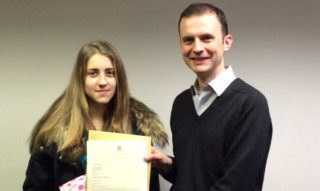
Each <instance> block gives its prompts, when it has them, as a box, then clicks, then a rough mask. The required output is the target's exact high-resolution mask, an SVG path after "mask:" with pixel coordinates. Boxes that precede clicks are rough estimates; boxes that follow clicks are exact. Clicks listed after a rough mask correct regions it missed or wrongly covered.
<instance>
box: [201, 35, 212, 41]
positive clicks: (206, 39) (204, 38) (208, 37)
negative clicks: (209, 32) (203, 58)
mask: <svg viewBox="0 0 320 191" xmlns="http://www.w3.org/2000/svg"><path fill="white" fill-rule="evenodd" d="M212 39H213V37H212V36H204V37H203V38H202V41H205V42H206V41H210V40H212Z"/></svg>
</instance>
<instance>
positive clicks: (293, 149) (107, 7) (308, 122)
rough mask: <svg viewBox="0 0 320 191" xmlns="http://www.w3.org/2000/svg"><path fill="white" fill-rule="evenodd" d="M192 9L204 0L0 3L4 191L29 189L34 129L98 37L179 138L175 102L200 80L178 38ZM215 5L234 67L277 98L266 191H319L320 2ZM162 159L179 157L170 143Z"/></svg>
mask: <svg viewBox="0 0 320 191" xmlns="http://www.w3.org/2000/svg"><path fill="white" fill-rule="evenodd" d="M190 2H196V1H192V0H183V1H182V0H181V1H172V0H91V1H84V0H82V1H81V0H64V1H61V0H60V1H59V0H56V1H49V0H47V1H44V0H30V1H17V0H0V43H1V44H0V53H1V56H0V63H1V75H0V88H1V92H0V93H1V101H0V102H1V105H0V108H1V109H0V112H1V113H0V114H1V120H0V128H1V134H0V141H1V144H0V147H1V159H0V169H1V173H0V182H1V184H0V185H1V189H2V190H10V191H11V190H21V187H22V183H23V181H24V178H25V170H26V167H27V163H28V160H29V153H28V145H27V138H28V136H29V134H30V132H31V129H32V127H33V125H34V124H35V123H36V122H37V120H38V119H39V118H40V117H41V115H42V114H43V113H44V112H45V111H46V110H47V108H48V107H49V106H50V105H51V104H52V102H53V101H54V100H55V98H56V97H57V96H58V95H60V94H61V93H62V91H63V90H64V88H65V87H66V85H67V83H68V81H69V77H70V75H71V70H72V67H73V63H74V61H75V58H76V54H77V52H78V50H79V49H80V47H81V46H82V45H83V44H84V43H86V42H88V41H91V40H97V39H102V40H107V41H109V42H111V43H112V44H113V45H114V46H115V47H116V48H117V49H118V50H119V52H120V54H121V56H122V58H123V60H124V63H125V66H126V70H127V74H128V78H129V86H130V91H131V94H132V96H134V97H136V98H138V99H140V100H142V101H143V102H144V103H146V104H147V105H148V106H149V107H151V108H152V109H153V110H154V111H156V112H157V113H158V114H159V116H160V118H161V120H162V121H163V123H164V125H165V127H166V131H167V132H168V134H169V135H170V138H171V131H170V127H169V118H170V111H171V104H172V102H173V99H174V98H175V96H176V95H177V94H178V93H180V92H181V91H182V90H184V89H186V88H188V87H189V86H190V85H191V84H192V83H193V82H194V80H195V75H194V74H193V73H192V72H191V71H190V70H189V69H188V68H187V67H186V66H185V64H184V63H183V61H182V59H181V53H180V45H179V38H178V33H177V22H178V17H179V14H180V13H181V11H182V10H183V9H184V8H185V7H186V6H187V5H188V4H189V3H190ZM207 2H214V3H215V4H216V5H218V6H219V7H221V8H222V9H223V10H224V11H225V13H226V15H227V18H228V21H229V26H230V31H231V34H232V35H233V37H234V43H233V46H232V49H231V51H229V52H228V53H227V54H226V64H228V65H232V67H233V69H234V71H235V73H236V75H237V76H238V77H240V78H242V79H244V80H245V81H247V82H248V83H250V84H252V85H253V86H255V87H256V88H257V89H259V90H260V91H261V92H263V93H264V94H265V96H266V97H267V99H268V101H269V106H270V112H271V116H272V120H273V125H274V136H273V142H272V146H271V150H270V155H269V160H268V164H267V169H266V175H265V183H264V190H265V191H286V190H290V191H305V190H307V191H317V190H320V181H319V179H320V165H319V161H320V128H319V118H320V116H319V108H320V102H319V98H320V90H319V89H320V88H319V82H320V77H319V74H318V73H319V69H320V66H319V58H318V56H319V50H320V47H319V44H320V38H319V31H320V19H319V18H320V12H319V10H320V1H316V0H303V1H301V0H268V1H259V0H242V1H235V0H217V1H207ZM163 152H165V153H166V154H172V145H171V142H170V145H169V146H168V147H167V148H165V149H163ZM161 184H162V190H168V189H169V186H170V184H169V183H167V182H166V181H164V180H161Z"/></svg>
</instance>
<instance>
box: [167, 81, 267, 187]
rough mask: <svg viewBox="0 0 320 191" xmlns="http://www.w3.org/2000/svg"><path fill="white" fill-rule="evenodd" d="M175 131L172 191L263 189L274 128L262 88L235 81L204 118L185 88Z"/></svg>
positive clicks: (175, 117) (173, 121) (176, 105)
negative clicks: (258, 88)
mask: <svg viewBox="0 0 320 191" xmlns="http://www.w3.org/2000/svg"><path fill="white" fill-rule="evenodd" d="M171 130H172V137H173V152H174V155H175V158H174V159H173V161H174V163H173V166H172V168H171V171H170V172H168V173H167V174H166V175H164V177H165V178H166V179H167V180H169V181H171V182H172V183H173V185H172V188H171V190H177V191H195V190H197V191H202V190H210V191H217V190H219V191H222V190H225V191H258V190H261V189H262V184H263V179H264V172H265V166H266V162H267V156H268V152H269V148H270V143H271V137H272V124H271V119H270V115H269V109H268V104H267V101H266V99H265V97H264V96H263V95H262V94H261V93H260V92H259V91H258V90H256V89H254V88H253V87H251V86H250V85H248V84H246V83H245V82H244V81H242V80H241V79H236V80H234V81H233V82H232V83H231V84H230V86H229V87H228V88H227V89H226V90H225V91H224V93H223V94H222V95H221V96H219V97H217V98H216V100H215V101H214V102H213V103H212V104H211V105H210V106H209V108H208V109H207V110H206V111H205V112H204V113H202V114H201V115H200V116H198V115H197V113H196V110H195V108H194V104H193V100H192V95H191V92H190V90H189V89H188V90H185V91H184V92H182V93H181V94H180V95H178V96H177V98H176V99H175V101H174V103H173V107H172V113H171Z"/></svg>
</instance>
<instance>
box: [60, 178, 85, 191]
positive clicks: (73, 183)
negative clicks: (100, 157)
mask: <svg viewBox="0 0 320 191" xmlns="http://www.w3.org/2000/svg"><path fill="white" fill-rule="evenodd" d="M85 185H86V175H85V174H84V175H82V176H79V177H77V178H75V179H72V180H70V181H69V182H67V183H65V184H63V185H61V186H59V189H60V191H84V190H85Z"/></svg>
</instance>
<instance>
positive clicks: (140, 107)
mask: <svg viewBox="0 0 320 191" xmlns="http://www.w3.org/2000/svg"><path fill="white" fill-rule="evenodd" d="M130 114H131V121H132V122H133V123H136V125H137V127H138V131H139V132H141V133H142V135H145V136H151V139H152V140H153V141H154V142H155V143H157V144H158V145H159V146H161V147H164V146H165V145H166V144H168V135H167V133H166V132H165V130H164V127H163V124H162V122H161V121H160V119H159V118H158V116H157V114H156V113H155V112H154V111H152V110H151V109H150V108H149V107H147V106H146V105H145V104H143V103H142V102H140V101H138V100H137V99H135V98H133V97H130Z"/></svg>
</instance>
